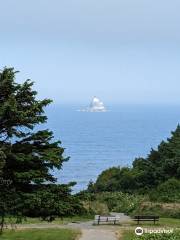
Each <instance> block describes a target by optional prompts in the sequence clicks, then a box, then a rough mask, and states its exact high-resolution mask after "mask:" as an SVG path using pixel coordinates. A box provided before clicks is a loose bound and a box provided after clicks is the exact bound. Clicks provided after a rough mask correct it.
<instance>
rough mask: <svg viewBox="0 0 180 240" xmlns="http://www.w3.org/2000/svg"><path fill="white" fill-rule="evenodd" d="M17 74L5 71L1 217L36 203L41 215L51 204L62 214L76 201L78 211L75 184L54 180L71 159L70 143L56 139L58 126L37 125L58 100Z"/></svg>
mask: <svg viewBox="0 0 180 240" xmlns="http://www.w3.org/2000/svg"><path fill="white" fill-rule="evenodd" d="M17 73H18V72H17V71H15V70H14V69H13V68H4V69H3V70H2V71H0V205H1V206H0V209H1V216H2V217H3V216H4V215H5V214H6V215H7V214H12V213H14V214H15V213H16V214H17V215H20V214H22V215H23V214H26V213H28V209H31V207H32V206H35V204H34V203H36V209H37V207H38V208H39V212H38V214H40V215H41V213H42V215H43V216H44V213H43V211H44V212H45V211H46V215H47V209H48V208H49V210H50V208H51V209H52V212H53V211H54V212H53V214H54V215H55V210H57V211H56V215H64V212H66V213H67V211H68V207H70V206H71V208H70V209H69V211H70V212H73V211H74V210H72V205H73V204H72V202H73V197H72V196H70V192H71V190H70V188H71V185H67V186H63V187H62V186H61V185H53V184H54V183H56V178H55V177H54V176H53V174H52V172H53V171H52V170H53V169H58V170H59V169H61V167H62V164H63V162H64V161H67V160H68V158H64V157H63V153H64V148H62V147H61V142H60V141H55V140H54V139H53V132H52V131H50V130H48V129H44V130H37V128H36V126H38V125H41V124H43V123H46V121H47V116H46V115H45V112H44V108H45V107H46V106H47V105H49V104H50V103H51V102H52V101H51V100H50V99H43V100H38V99H37V92H36V91H35V90H33V82H32V81H31V80H29V79H28V80H26V81H25V82H24V83H22V84H20V83H17V82H16V81H15V77H16V74H17ZM8 182H9V183H10V184H9V185H8V186H7V183H8ZM66 200H67V203H66ZM38 201H39V202H41V204H40V205H39V204H38ZM10 202H11V204H10ZM16 202H18V203H16ZM6 203H7V204H6ZM8 203H9V204H8ZM19 203H21V204H19ZM68 203H69V205H68ZM74 204H75V201H74ZM22 205H23V206H22ZM67 205H68V206H67ZM47 206H48V207H47ZM45 207H46V208H45ZM41 208H42V209H41ZM64 208H67V209H66V210H64ZM43 209H44V210H43ZM45 209H46V210H45ZM49 214H50V212H49Z"/></svg>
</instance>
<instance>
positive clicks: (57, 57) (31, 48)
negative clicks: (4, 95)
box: [0, 0, 180, 104]
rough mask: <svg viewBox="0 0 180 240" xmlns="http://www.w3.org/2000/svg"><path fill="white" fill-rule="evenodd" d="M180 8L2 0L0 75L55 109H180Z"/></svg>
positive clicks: (145, 2) (93, 0)
mask: <svg viewBox="0 0 180 240" xmlns="http://www.w3.org/2000/svg"><path fill="white" fill-rule="evenodd" d="M179 11H180V1H179V0H171V1H170V0H156V1H155V0H154V1H153V0H30V1H25V0H1V4H0V12H1V13H0V43H1V44H0V68H1V69H2V67H3V66H5V65H6V66H14V67H15V68H16V69H17V70H20V71H21V73H19V75H18V81H21V80H24V79H26V78H31V79H32V80H34V81H35V82H36V88H37V89H38V91H39V95H40V96H41V97H50V98H52V99H54V100H55V102H56V103H66V102H70V103H71V102H75V103H83V104H86V103H89V100H90V99H91V97H92V96H93V95H97V96H99V97H100V98H102V100H103V101H105V102H106V103H108V104H110V103H164V104H167V103H177V104H180V14H179Z"/></svg>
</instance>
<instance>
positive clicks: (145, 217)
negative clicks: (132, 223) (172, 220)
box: [134, 216, 159, 220]
mask: <svg viewBox="0 0 180 240" xmlns="http://www.w3.org/2000/svg"><path fill="white" fill-rule="evenodd" d="M134 219H137V220H138V219H159V216H134Z"/></svg>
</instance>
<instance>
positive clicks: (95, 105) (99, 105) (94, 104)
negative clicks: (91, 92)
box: [80, 96, 107, 112]
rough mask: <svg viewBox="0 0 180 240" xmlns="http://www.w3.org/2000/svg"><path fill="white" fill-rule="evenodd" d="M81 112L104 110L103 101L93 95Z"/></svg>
mask: <svg viewBox="0 0 180 240" xmlns="http://www.w3.org/2000/svg"><path fill="white" fill-rule="evenodd" d="M80 111H82V112H106V111H107V109H106V107H105V106H104V103H103V102H102V101H101V100H100V99H99V98H97V97H95V96H94V97H93V99H92V101H91V103H90V106H89V107H87V108H85V109H82V110H80Z"/></svg>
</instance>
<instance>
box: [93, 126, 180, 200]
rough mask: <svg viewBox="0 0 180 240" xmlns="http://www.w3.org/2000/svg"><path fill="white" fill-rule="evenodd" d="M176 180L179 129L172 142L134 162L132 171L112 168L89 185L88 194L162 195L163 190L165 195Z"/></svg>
mask: <svg viewBox="0 0 180 240" xmlns="http://www.w3.org/2000/svg"><path fill="white" fill-rule="evenodd" d="M171 179H173V180H171ZM178 180H180V126H179V125H178V126H177V128H176V130H175V131H174V132H172V136H171V138H168V139H167V141H166V142H165V141H162V142H161V143H160V145H159V146H158V148H157V150H154V149H152V150H151V152H150V154H149V155H148V156H147V158H137V159H135V160H134V162H133V165H132V167H131V168H127V167H123V168H120V167H113V168H110V169H107V170H105V171H103V172H102V173H101V174H100V175H99V177H98V179H97V181H96V182H95V183H94V184H92V183H91V192H93V191H94V192H102V191H108V192H109V191H122V192H127V193H134V192H136V193H143V194H144V193H150V192H151V190H152V189H153V190H157V191H161V192H162V194H163V192H164V194H165V190H164V191H162V189H164V188H165V187H166V191H167V186H170V184H171V185H172V184H173V183H175V181H178ZM165 183H166V184H165ZM163 184H165V185H163ZM177 184H178V183H177V182H176V185H177ZM178 196H179V195H178ZM161 199H163V198H161Z"/></svg>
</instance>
